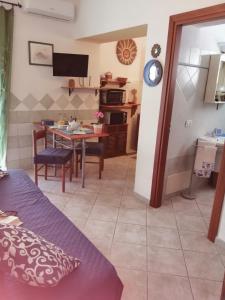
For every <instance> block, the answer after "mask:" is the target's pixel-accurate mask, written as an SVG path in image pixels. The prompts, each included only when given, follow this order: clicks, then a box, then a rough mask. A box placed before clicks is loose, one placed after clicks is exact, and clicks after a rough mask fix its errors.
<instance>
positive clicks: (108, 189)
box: [99, 185, 125, 197]
mask: <svg viewBox="0 0 225 300" xmlns="http://www.w3.org/2000/svg"><path fill="white" fill-rule="evenodd" d="M124 189H125V186H124V187H122V188H121V187H117V186H104V185H102V186H101V188H100V190H99V193H100V194H110V195H115V197H119V196H122V195H123V191H124Z"/></svg>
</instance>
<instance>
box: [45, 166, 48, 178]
mask: <svg viewBox="0 0 225 300" xmlns="http://www.w3.org/2000/svg"><path fill="white" fill-rule="evenodd" d="M47 179H48V165H45V180H47Z"/></svg>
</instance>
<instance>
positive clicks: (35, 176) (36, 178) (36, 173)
mask: <svg viewBox="0 0 225 300" xmlns="http://www.w3.org/2000/svg"><path fill="white" fill-rule="evenodd" d="M34 181H35V184H36V185H38V165H37V164H34Z"/></svg>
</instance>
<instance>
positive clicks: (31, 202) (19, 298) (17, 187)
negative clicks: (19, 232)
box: [0, 170, 123, 300]
mask: <svg viewBox="0 0 225 300" xmlns="http://www.w3.org/2000/svg"><path fill="white" fill-rule="evenodd" d="M0 210H3V211H4V210H16V211H17V212H18V215H19V217H20V218H21V219H22V221H23V222H24V224H23V226H24V227H26V228H28V229H30V230H32V231H34V232H35V233H37V234H39V235H41V236H42V237H44V238H45V239H47V240H49V241H50V242H53V243H55V244H56V245H57V246H59V247H61V248H62V249H63V250H64V251H65V252H66V253H68V254H69V255H72V256H74V257H78V258H79V259H80V260H81V262H82V263H81V265H80V266H79V268H78V269H77V270H75V271H74V272H73V273H71V274H70V275H69V276H67V277H66V278H65V279H63V280H62V281H61V282H60V284H59V285H58V286H56V287H54V288H34V287H29V286H27V285H25V284H22V283H19V282H17V281H16V280H14V279H13V278H11V277H10V276H9V275H7V274H2V273H0V299H4V300H119V299H121V294H122V290H123V285H122V283H121V281H120V279H119V277H118V276H117V273H116V271H115V269H114V267H113V266H112V264H111V263H110V262H109V261H108V260H107V259H106V258H105V257H104V256H103V255H102V254H101V253H100V252H99V251H98V250H97V249H96V248H95V246H94V245H93V244H92V243H91V242H90V241H89V240H88V239H87V238H86V237H85V236H84V235H83V234H82V233H81V232H80V231H79V230H78V229H77V228H76V227H75V226H74V225H73V224H72V223H71V222H70V221H69V220H68V219H67V218H66V217H65V216H64V215H63V214H62V213H61V212H60V211H59V210H58V209H57V208H56V207H55V206H54V205H53V204H51V202H50V201H49V200H48V198H47V197H45V196H44V195H43V193H42V192H41V191H40V190H39V189H38V188H37V187H36V185H35V184H34V183H33V182H32V180H31V179H30V178H29V177H28V176H27V175H26V173H25V172H23V171H21V170H15V171H10V175H9V176H8V177H5V178H3V179H1V180H0Z"/></svg>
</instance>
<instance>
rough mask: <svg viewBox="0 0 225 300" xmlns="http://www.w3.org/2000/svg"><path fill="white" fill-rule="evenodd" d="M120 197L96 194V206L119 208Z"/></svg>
mask: <svg viewBox="0 0 225 300" xmlns="http://www.w3.org/2000/svg"><path fill="white" fill-rule="evenodd" d="M121 200H122V197H121V196H118V197H115V195H109V194H98V196H97V199H96V205H104V206H110V207H111V206H113V207H120V203H121Z"/></svg>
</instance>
